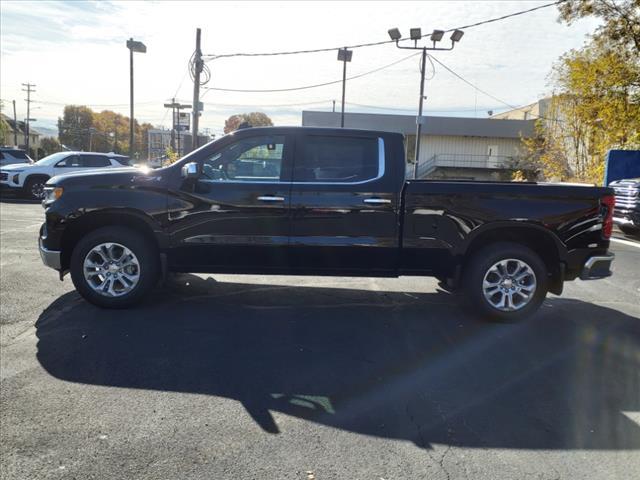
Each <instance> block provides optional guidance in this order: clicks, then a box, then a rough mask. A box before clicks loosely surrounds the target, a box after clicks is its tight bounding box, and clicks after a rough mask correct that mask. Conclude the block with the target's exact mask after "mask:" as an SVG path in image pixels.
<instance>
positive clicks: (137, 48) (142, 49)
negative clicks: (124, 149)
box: [127, 38, 147, 160]
mask: <svg viewBox="0 0 640 480" xmlns="http://www.w3.org/2000/svg"><path fill="white" fill-rule="evenodd" d="M127 48H128V49H129V101H130V103H131V105H130V113H129V157H130V158H131V160H133V155H134V152H135V139H134V135H133V129H134V128H135V121H134V118H133V52H138V53H147V46H146V45H145V44H144V43H142V42H138V41H135V40H134V39H133V38H130V39H129V40H127Z"/></svg>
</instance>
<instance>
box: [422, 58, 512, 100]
mask: <svg viewBox="0 0 640 480" xmlns="http://www.w3.org/2000/svg"><path fill="white" fill-rule="evenodd" d="M429 57H431V58H432V59H433V60H435V61H436V62H437V63H438V65H440V66H441V67H443V68H444V69H445V70H447V71H448V72H449V73H451V74H452V75H453V76H455V77H457V78H458V79H460V80H462V81H463V82H464V83H466V84H467V85H470V86H471V87H473V88H475V89H476V90H477V91H478V92H480V93H483V94H484V95H486V96H487V97H489V98H492V99H494V100H495V101H496V102H500V103H502V104H503V105H506V106H507V107H509V108H511V109H515V108H517V107H514V106H513V105H511V104H509V103H507V102H505V101H504V100H500V99H499V98H498V97H496V96H495V95H492V94H490V93H489V92H487V91H485V90H483V89H481V88H480V87H478V86H477V85H474V84H473V83H471V82H470V81H469V80H467V79H466V78H464V77H463V76H462V75H459V74H458V73H456V72H454V71H453V70H451V69H450V68H449V67H447V66H446V65H445V64H444V63H442V62H441V61H440V60H438V59H437V58H436V57H434V56H432V55H429Z"/></svg>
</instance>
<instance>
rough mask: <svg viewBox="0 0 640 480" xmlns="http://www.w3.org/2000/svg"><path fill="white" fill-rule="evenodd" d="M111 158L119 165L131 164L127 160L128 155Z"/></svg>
mask: <svg viewBox="0 0 640 480" xmlns="http://www.w3.org/2000/svg"><path fill="white" fill-rule="evenodd" d="M112 159H113V160H115V161H116V162H118V163H119V164H120V165H127V166H129V165H131V162H129V157H112Z"/></svg>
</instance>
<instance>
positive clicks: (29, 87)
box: [16, 83, 35, 155]
mask: <svg viewBox="0 0 640 480" xmlns="http://www.w3.org/2000/svg"><path fill="white" fill-rule="evenodd" d="M22 85H23V86H24V87H27V88H26V89H25V88H23V89H22V91H23V92H27V98H26V99H25V100H26V102H27V118H25V136H26V139H25V145H26V147H27V155H29V141H30V140H31V138H30V137H29V122H31V118H30V117H29V114H30V113H31V94H32V93H33V92H35V90H34V89H33V87H35V84H33V83H23V84H22ZM17 127H18V124H17V123H16V128H17Z"/></svg>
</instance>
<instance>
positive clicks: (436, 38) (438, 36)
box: [431, 30, 444, 42]
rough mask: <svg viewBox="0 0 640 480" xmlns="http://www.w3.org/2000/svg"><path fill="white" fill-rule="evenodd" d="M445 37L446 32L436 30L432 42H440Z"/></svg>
mask: <svg viewBox="0 0 640 480" xmlns="http://www.w3.org/2000/svg"><path fill="white" fill-rule="evenodd" d="M443 35H444V31H442V30H434V31H433V32H432V33H431V41H432V42H439V41H440V40H442V37H443Z"/></svg>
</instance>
